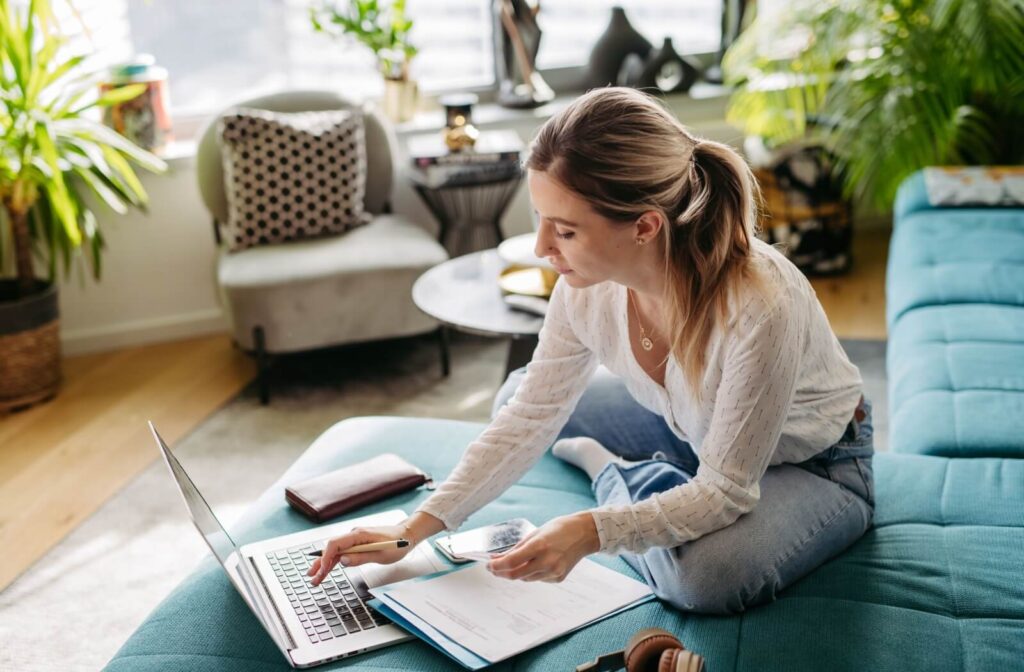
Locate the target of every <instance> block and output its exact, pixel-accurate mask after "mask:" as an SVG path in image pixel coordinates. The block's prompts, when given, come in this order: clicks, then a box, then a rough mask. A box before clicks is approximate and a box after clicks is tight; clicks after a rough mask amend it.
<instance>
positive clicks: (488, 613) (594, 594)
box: [387, 559, 651, 663]
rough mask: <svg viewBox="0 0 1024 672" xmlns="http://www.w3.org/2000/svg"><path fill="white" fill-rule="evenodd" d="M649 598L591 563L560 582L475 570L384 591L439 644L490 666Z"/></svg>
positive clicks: (636, 584) (644, 589)
mask: <svg viewBox="0 0 1024 672" xmlns="http://www.w3.org/2000/svg"><path fill="white" fill-rule="evenodd" d="M650 596H651V589H650V587H649V586H647V584H645V583H641V582H640V581H637V580H635V579H632V578H630V577H628V576H625V575H623V574H620V573H619V572H616V571H614V570H611V569H608V568H607V567H604V566H602V565H599V564H597V563H596V562H593V561H591V560H586V559H584V560H583V561H582V562H580V563H579V564H578V565H577V566H576V567H575V568H574V569H573V571H572V572H571V573H570V574H569V576H568V577H567V578H566V579H565V581H563V582H561V583H545V582H542V581H512V580H509V579H503V578H499V577H496V576H494V575H492V574H491V573H490V572H488V571H487V567H486V566H485V565H484V564H483V563H475V564H474V565H473V566H471V567H468V568H466V569H464V570H459V571H454V572H450V573H448V574H444V575H442V576H438V577H435V578H432V579H429V580H425V581H419V582H410V583H405V584H403V585H400V586H396V587H395V588H393V589H391V590H389V591H387V597H388V598H389V599H392V600H394V601H395V602H398V603H399V604H401V605H402V606H403V607H405V608H406V609H408V610H409V611H411V612H413V613H414V614H415V615H416V616H418V617H419V618H421V619H423V620H424V621H426V622H427V623H429V624H430V625H431V626H433V627H434V628H436V629H437V630H438V631H440V632H441V633H443V634H444V635H445V636H446V637H449V638H451V639H452V640H453V641H455V642H458V643H459V644H460V645H462V646H464V647H465V648H467V649H469V650H470V651H472V652H474V653H476V654H477V655H479V656H480V657H482V658H484V659H486V660H488V661H490V662H492V663H494V662H498V661H499V660H504V659H505V658H508V657H509V656H513V655H515V654H517V653H519V652H521V651H525V650H526V649H529V648H531V647H534V646H536V645H538V644H541V643H543V642H546V641H548V640H550V639H554V638H555V637H558V636H559V635H562V634H564V633H566V632H569V631H571V630H575V629H576V628H578V627H580V626H583V625H586V624H588V623H590V622H592V621H595V620H598V619H600V618H602V617H604V616H606V615H608V614H610V613H612V612H615V611H618V610H620V609H622V608H623V607H626V606H629V605H631V604H633V603H635V602H637V601H639V600H643V599H645V598H648V597H650Z"/></svg>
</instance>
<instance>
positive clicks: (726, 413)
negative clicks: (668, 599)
mask: <svg viewBox="0 0 1024 672" xmlns="http://www.w3.org/2000/svg"><path fill="white" fill-rule="evenodd" d="M752 250H753V253H754V254H755V255H759V256H760V257H761V259H762V260H763V261H764V262H766V263H765V267H766V268H767V269H769V272H770V276H771V277H772V278H773V279H774V280H775V284H776V286H777V296H775V297H774V305H769V303H767V302H766V301H765V300H764V299H763V298H762V297H760V296H758V295H756V294H755V293H754V292H749V291H748V292H746V293H743V292H741V293H740V294H739V297H741V298H739V299H737V300H734V301H732V302H731V303H732V304H733V305H731V306H730V310H729V313H730V319H729V320H728V323H727V325H726V329H725V330H724V331H723V330H722V329H721V328H719V327H717V326H716V327H715V328H714V329H713V331H712V335H711V339H710V341H709V343H708V348H707V355H706V359H705V361H706V362H707V363H708V364H707V366H706V368H705V371H704V375H703V380H702V381H701V383H702V386H703V391H702V395H701V401H700V402H698V401H697V400H696V398H695V397H694V396H693V395H692V394H691V392H690V388H689V386H688V385H686V384H685V381H684V380H683V371H682V369H681V367H680V366H679V363H678V362H677V361H676V360H675V358H674V357H673V356H671V355H670V356H669V359H668V363H667V365H666V369H665V385H664V387H663V386H662V385H659V384H658V383H657V382H655V381H654V380H653V379H652V378H651V377H650V376H649V375H648V374H647V372H645V371H644V370H643V369H642V368H641V367H640V365H639V363H637V361H636V359H635V357H634V355H633V351H632V348H631V346H630V342H629V322H628V317H627V315H628V313H627V310H628V309H629V305H628V304H627V294H626V287H625V286H623V285H620V284H618V283H614V282H604V283H600V284H597V285H592V286H590V287H586V288H583V289H575V288H573V287H569V286H568V284H567V283H565V282H559V283H557V285H556V286H555V290H554V293H553V295H552V297H551V303H550V306H549V308H548V313H547V316H546V318H545V320H544V326H543V328H542V329H541V332H540V337H539V344H538V346H537V349H536V351H535V352H534V354H533V359H532V361H531V362H530V363H529V365H528V366H527V368H526V376H525V377H524V378H523V380H522V382H521V383H520V385H519V387H518V389H517V390H516V392H515V395H514V396H513V397H512V399H510V400H509V402H508V403H507V404H506V405H505V406H504V407H503V408H502V409H501V411H500V412H499V413H498V415H497V416H496V417H495V418H494V420H493V421H492V422H491V423H490V425H489V426H488V427H487V428H486V429H485V430H484V431H483V433H482V434H481V435H480V436H479V437H478V438H477V439H476V440H475V441H473V442H472V443H470V445H469V447H468V448H467V449H466V452H465V454H464V455H463V457H462V460H461V461H460V462H459V464H458V465H457V466H456V467H455V469H454V470H453V471H452V473H451V475H450V476H449V477H448V479H447V480H446V481H445V482H444V483H442V484H441V485H440V486H439V487H438V489H437V490H436V491H435V492H434V493H433V495H432V496H431V497H430V498H429V499H427V500H426V501H425V502H424V503H423V504H422V505H421V506H420V507H419V508H418V509H417V510H418V511H424V512H426V513H429V514H431V515H432V516H435V517H436V518H438V519H440V520H441V521H442V522H444V524H445V526H446V527H447V528H448V529H449V530H454V529H456V528H458V527H459V526H460V525H461V524H462V522H463V521H464V520H465V519H466V518H467V517H468V516H469V515H470V514H471V513H473V512H474V511H476V510H477V509H479V508H480V507H482V506H484V505H485V504H487V503H488V502H490V501H491V500H493V499H495V498H496V497H497V496H498V495H500V494H501V493H502V492H503V491H504V490H505V489H507V488H508V487H509V486H510V485H512V484H513V483H515V482H516V481H517V480H519V478H520V477H521V476H522V475H523V474H524V473H525V472H526V471H527V470H528V469H529V468H530V466H532V465H533V464H534V463H535V462H536V461H537V460H538V459H540V457H541V456H542V455H543V454H544V451H545V450H547V448H548V447H549V446H550V445H551V443H552V442H553V441H554V439H555V437H556V436H557V435H558V433H559V432H560V431H561V429H562V427H564V426H565V423H566V421H567V420H568V418H569V415H570V414H571V413H572V411H573V409H574V408H575V407H576V404H577V402H578V401H579V398H580V396H581V395H582V394H583V391H584V389H585V388H586V386H587V382H588V381H589V379H590V377H591V375H592V374H593V372H594V370H595V369H596V368H597V366H598V364H599V363H600V364H604V365H605V366H606V367H607V368H608V369H609V370H611V371H612V372H613V373H615V374H617V375H618V376H620V377H621V378H622V379H623V381H624V382H625V384H626V387H627V389H628V390H629V392H630V394H631V395H632V396H633V397H634V398H635V399H636V400H637V401H638V402H639V403H640V404H641V405H643V406H644V407H646V408H648V409H650V410H651V411H653V412H655V413H658V414H659V415H661V416H662V417H663V418H664V419H665V421H666V422H667V423H668V426H669V427H670V428H671V430H672V431H673V433H675V434H676V435H677V436H678V437H679V438H681V439H683V440H684V441H687V442H689V443H690V445H691V446H692V447H693V450H694V452H695V453H696V454H697V456H698V457H699V458H700V466H699V468H698V469H697V473H696V474H695V475H694V478H693V479H691V480H690V481H689V482H687V483H685V484H683V485H680V486H677V487H675V488H672V489H671V490H668V491H666V492H662V493H658V494H655V495H653V496H651V497H649V498H647V499H645V500H643V501H640V502H636V503H633V504H629V505H619V506H601V507H596V508H593V509H591V510H590V513H591V515H592V516H593V518H594V521H595V524H596V526H597V531H598V535H599V537H600V542H601V551H603V552H605V553H614V552H617V551H619V550H628V551H632V552H636V553H641V552H643V551H645V550H647V549H648V548H652V547H672V546H677V545H679V544H681V543H683V542H685V541H689V540H692V539H697V538H699V537H701V536H703V535H705V534H709V533H711V532H714V531H715V530H719V529H721V528H723V527H726V526H727V525H730V524H732V523H733V522H734V521H735V520H736V519H737V518H739V517H740V516H741V515H743V514H744V513H747V512H748V511H750V510H752V509H753V508H754V507H755V506H756V505H757V501H758V498H759V496H760V490H759V482H760V480H761V477H762V476H763V475H764V472H765V470H766V469H767V468H768V467H769V466H770V465H777V464H782V463H797V462H802V461H804V460H806V459H808V458H810V457H812V456H814V455H815V454H817V453H819V452H821V451H822V450H824V449H826V448H828V447H829V446H831V445H832V444H834V443H835V442H836V441H838V440H839V438H840V437H841V436H842V435H843V432H844V430H845V428H846V425H847V423H848V422H849V421H850V419H851V418H852V417H853V412H854V409H855V407H856V406H857V402H858V400H859V398H860V394H861V383H862V381H861V377H860V373H859V372H858V370H857V367H855V366H854V365H853V364H851V363H850V360H849V359H848V358H847V357H846V353H845V352H844V351H843V349H842V346H840V344H839V340H838V339H837V338H836V336H835V334H833V333H832V329H831V328H830V326H829V323H828V319H827V318H826V316H825V312H824V310H823V309H822V307H821V304H820V303H819V302H818V299H817V296H816V295H815V293H814V289H813V288H812V287H811V285H810V283H809V282H808V281H807V279H806V278H805V277H804V275H803V274H802V273H801V272H800V271H799V269H797V268H796V267H795V266H794V265H793V264H792V263H791V262H790V261H789V260H788V259H786V258H785V257H784V256H783V255H782V254H781V253H780V252H779V251H778V250H776V249H775V248H773V247H771V246H770V245H768V244H766V243H764V242H762V241H760V240H756V239H755V241H754V244H753V248H752ZM737 304H738V305H739V307H738V308H737V307H736V305H737ZM659 449H660V447H659V446H657V445H652V446H651V447H650V452H651V454H653V453H654V452H656V451H657V450H659Z"/></svg>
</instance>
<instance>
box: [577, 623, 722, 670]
mask: <svg viewBox="0 0 1024 672" xmlns="http://www.w3.org/2000/svg"><path fill="white" fill-rule="evenodd" d="M622 669H625V670H626V672H705V669H704V658H703V657H701V656H699V655H697V654H696V653H694V652H693V651H687V650H686V647H685V646H683V643H682V642H680V641H679V639H677V638H676V636H675V635H673V634H672V633H671V632H669V631H668V630H662V629H661V628H646V629H644V630H641V631H640V632H638V633H636V634H635V635H633V636H632V637H630V639H629V642H628V643H627V644H626V648H625V649H623V650H622V651H614V652H612V653H606V654H604V655H602V656H598V658H597V660H593V661H591V662H589V663H583V664H582V665H578V666H577V667H576V672H613V671H614V670H622Z"/></svg>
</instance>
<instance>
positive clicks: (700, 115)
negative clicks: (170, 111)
mask: <svg viewBox="0 0 1024 672" xmlns="http://www.w3.org/2000/svg"><path fill="white" fill-rule="evenodd" d="M730 93H731V89H730V88H729V87H726V86H722V85H719V84H708V83H705V82H698V83H697V84H694V85H693V88H691V89H690V91H689V92H687V93H676V94H669V95H667V96H666V97H665V103H666V104H667V106H668V107H669V109H670V110H672V112H674V113H675V114H676V115H679V116H680V117H681V120H682V122H683V123H684V124H686V125H691V124H692V123H693V122H694V121H695V120H699V119H704V118H707V117H708V116H718V117H721V116H722V115H723V112H724V109H725V105H726V102H727V101H728V99H729V95H730ZM579 95H580V93H579V92H573V93H566V94H561V95H559V96H557V97H556V98H555V99H554V100H552V101H551V102H550V103H547V104H545V105H542V106H540V107H535V108H530V109H513V108H507V107H502V106H501V105H498V104H497V103H480V104H478V105H476V106H475V107H474V108H473V125H475V126H477V127H478V128H481V129H487V128H500V127H502V126H508V125H511V124H522V123H529V122H531V121H536V120H541V119H547V118H548V117H551V116H552V115H554V114H557V113H558V112H560V111H561V110H563V109H565V107H567V106H568V105H569V103H571V102H572V101H573V100H574V99H575V98H576V97H578V96H579ZM444 124H445V117H444V109H443V108H442V107H441V106H440V105H438V104H437V101H436V99H431V100H430V101H429V102H428V103H427V105H426V106H425V109H423V110H421V111H419V112H417V113H416V116H415V117H414V118H413V119H412V120H410V121H407V122H403V123H400V124H395V125H394V129H395V133H396V134H397V135H398V137H399V138H404V137H406V136H409V135H415V134H417V133H429V132H431V131H440V130H441V129H442V128H444ZM197 146H198V138H191V139H185V140H176V141H174V142H172V143H170V144H169V145H168V146H167V149H166V150H164V151H163V152H162V153H161V154H160V158H162V159H163V160H164V161H166V162H167V163H169V164H171V165H172V166H173V165H184V164H187V163H188V162H190V161H192V160H194V159H195V154H196V150H197Z"/></svg>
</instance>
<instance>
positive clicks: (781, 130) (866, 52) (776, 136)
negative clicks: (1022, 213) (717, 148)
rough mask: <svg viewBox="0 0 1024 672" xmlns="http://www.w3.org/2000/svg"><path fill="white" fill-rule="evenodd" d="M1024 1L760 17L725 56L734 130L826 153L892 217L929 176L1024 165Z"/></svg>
mask: <svg viewBox="0 0 1024 672" xmlns="http://www.w3.org/2000/svg"><path fill="white" fill-rule="evenodd" d="M1021 44H1024V15H1022V14H1021V11H1020V2H1019V0H985V1H984V2H976V1H975V2H968V1H967V0H901V1H900V2H891V1H890V0H828V1H826V2H818V1H815V0H812V1H810V2H803V3H802V4H800V5H798V6H797V7H795V8H793V7H787V8H786V10H785V11H784V12H779V13H778V14H776V15H774V16H772V17H767V16H759V17H757V18H756V19H755V20H754V21H753V23H752V24H751V26H750V28H749V29H748V30H746V31H744V32H743V33H742V34H741V35H740V37H739V38H738V39H737V41H736V42H735V43H734V44H733V45H732V46H731V47H730V48H729V50H728V52H727V53H726V55H725V60H724V63H723V65H724V68H725V71H726V77H727V81H728V82H730V83H731V84H733V85H735V86H736V87H737V88H736V90H735V93H734V94H733V96H732V99H731V101H730V105H729V111H728V119H729V120H731V121H733V122H735V123H737V124H738V125H740V126H741V127H742V128H743V129H744V130H745V131H746V132H747V133H748V134H751V135H756V136H761V137H763V138H764V139H765V141H766V143H767V144H768V145H769V146H772V147H779V146H781V145H783V144H786V143H792V142H801V143H807V142H810V143H820V145H821V146H822V147H824V148H825V149H826V150H827V151H828V152H830V153H831V154H832V155H833V156H834V157H835V170H836V171H837V174H838V177H839V179H840V181H841V183H842V187H843V192H844V193H845V194H846V195H847V196H848V197H852V198H854V199H855V200H856V201H858V202H864V203H866V204H868V205H871V206H874V207H876V208H878V209H880V210H882V211H884V210H886V209H887V208H888V207H890V206H891V204H892V201H893V198H894V196H895V194H896V189H897V187H898V186H899V184H900V183H901V182H902V181H903V179H904V178H906V177H907V176H908V175H910V174H911V173H912V172H914V171H916V170H918V169H920V168H922V167H924V166H928V165H942V164H980V165H988V164H1017V163H1020V162H1021V160H1022V158H1024V77H1022V76H1021V73H1022V72H1024V50H1022V49H1021Z"/></svg>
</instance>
